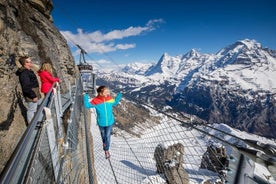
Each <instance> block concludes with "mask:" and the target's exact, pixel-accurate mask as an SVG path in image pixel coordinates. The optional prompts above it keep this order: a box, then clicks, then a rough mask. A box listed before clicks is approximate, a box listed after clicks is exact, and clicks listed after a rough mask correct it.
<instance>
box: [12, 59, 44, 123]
mask: <svg viewBox="0 0 276 184" xmlns="http://www.w3.org/2000/svg"><path fill="white" fill-rule="evenodd" d="M19 62H20V64H21V66H22V67H21V68H19V69H18V70H17V71H16V75H17V76H18V77H19V82H20V85H21V88H22V92H23V96H24V98H25V100H26V102H27V121H28V123H30V122H31V121H32V119H33V116H34V114H35V112H36V110H37V106H38V102H39V99H40V97H41V95H40V92H39V83H38V79H37V77H36V75H35V73H34V71H33V70H32V69H31V67H32V61H31V59H30V57H27V56H23V57H21V58H19Z"/></svg>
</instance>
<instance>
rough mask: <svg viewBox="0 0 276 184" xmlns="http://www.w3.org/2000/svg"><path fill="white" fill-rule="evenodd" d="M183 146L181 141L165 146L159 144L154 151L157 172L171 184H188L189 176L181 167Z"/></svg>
mask: <svg viewBox="0 0 276 184" xmlns="http://www.w3.org/2000/svg"><path fill="white" fill-rule="evenodd" d="M183 155H184V146H183V145H182V144H181V143H177V144H174V145H171V146H169V147H168V148H165V147H164V146H163V145H161V144H159V145H158V146H157V147H156V148H155V151H154V159H155V160H156V167H157V172H158V173H162V174H164V175H165V177H166V179H167V182H168V183H171V184H186V183H187V184H188V183H189V176H188V174H187V172H186V171H185V169H184V168H183V163H184V161H183Z"/></svg>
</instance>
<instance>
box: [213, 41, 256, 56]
mask: <svg viewBox="0 0 276 184" xmlns="http://www.w3.org/2000/svg"><path fill="white" fill-rule="evenodd" d="M261 48H262V46H261V44H260V43H258V42H257V41H256V40H250V39H243V40H238V41H237V42H235V43H233V44H231V45H229V46H227V47H225V48H223V49H221V50H220V51H219V52H218V53H217V54H216V55H226V54H227V53H228V52H229V51H231V52H239V51H241V50H244V49H246V50H256V49H261Z"/></svg>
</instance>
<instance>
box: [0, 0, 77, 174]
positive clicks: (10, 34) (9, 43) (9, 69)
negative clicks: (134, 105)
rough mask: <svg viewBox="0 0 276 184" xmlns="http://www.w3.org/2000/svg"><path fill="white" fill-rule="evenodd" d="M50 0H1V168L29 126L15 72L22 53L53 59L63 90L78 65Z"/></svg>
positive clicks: (38, 61) (38, 60)
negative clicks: (62, 33) (26, 121)
mask: <svg viewBox="0 0 276 184" xmlns="http://www.w3.org/2000/svg"><path fill="white" fill-rule="evenodd" d="M52 9H53V3H52V1H51V0H12V1H11V0H0V88H1V90H0V100H1V108H0V130H1V131H0V145H1V150H0V157H1V160H0V170H2V167H3V165H4V164H5V162H6V161H7V158H8V157H9V155H10V154H11V153H12V151H13V149H14V147H15V145H16V143H17V141H18V139H19V137H20V135H21V134H22V133H23V131H24V129H25V128H26V125H25V120H24V118H23V116H22V113H23V112H24V111H25V110H26V109H25V107H24V99H23V98H22V94H21V87H20V85H19V83H18V78H17V76H16V75H15V72H16V70H17V69H18V67H20V65H19V64H18V61H17V60H18V58H19V57H20V56H22V55H28V56H30V57H31V59H32V61H33V63H34V64H35V65H36V66H40V64H41V63H42V62H45V61H48V62H51V63H52V64H53V66H54V69H55V73H56V74H57V77H59V78H60V79H61V83H60V85H61V88H62V91H63V92H66V91H67V90H68V81H69V82H70V81H72V82H73V81H74V78H75V76H76V75H77V70H76V66H75V64H74V59H73V57H72V55H71V52H70V50H69V48H68V46H67V44H66V40H65V39H64V37H63V36H62V35H61V34H60V32H59V31H58V29H57V28H56V27H55V26H54V24H53V19H52V17H51V11H52Z"/></svg>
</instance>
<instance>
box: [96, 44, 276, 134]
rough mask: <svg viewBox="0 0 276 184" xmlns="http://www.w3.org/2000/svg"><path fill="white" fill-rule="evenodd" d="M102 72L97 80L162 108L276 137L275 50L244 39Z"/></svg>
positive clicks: (209, 121) (165, 54) (99, 72)
mask: <svg viewBox="0 0 276 184" xmlns="http://www.w3.org/2000/svg"><path fill="white" fill-rule="evenodd" d="M97 72H98V79H97V82H98V84H106V85H108V86H110V88H111V89H117V90H118V89H119V88H122V89H123V90H124V91H125V92H126V94H129V95H132V96H135V97H136V98H137V99H138V100H141V101H142V102H146V103H150V104H153V105H154V106H155V107H157V108H162V109H163V110H164V111H165V110H168V109H169V110H170V111H174V112H181V113H186V114H192V115H195V116H197V117H199V118H201V119H203V120H205V121H206V122H208V123H211V124H212V123H224V124H228V125H230V126H231V127H234V128H237V129H240V130H244V131H247V132H249V133H254V134H257V135H262V136H265V137H269V138H276V51H275V50H271V49H269V48H263V47H262V46H261V44H260V43H258V42H256V41H255V40H249V39H245V40H240V41H237V42H236V43H234V44H232V45H229V46H227V47H225V48H223V49H221V50H220V51H219V52H218V53H216V54H201V53H199V52H197V51H196V50H194V49H192V50H191V51H190V52H188V53H186V54H184V55H178V56H170V55H169V54H167V53H164V54H163V55H162V56H161V58H160V60H159V61H158V62H157V63H156V64H154V63H153V64H142V63H131V64H128V65H126V66H124V67H123V68H121V69H120V70H118V69H117V70H116V71H112V72H105V71H100V70H99V71H97Z"/></svg>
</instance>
